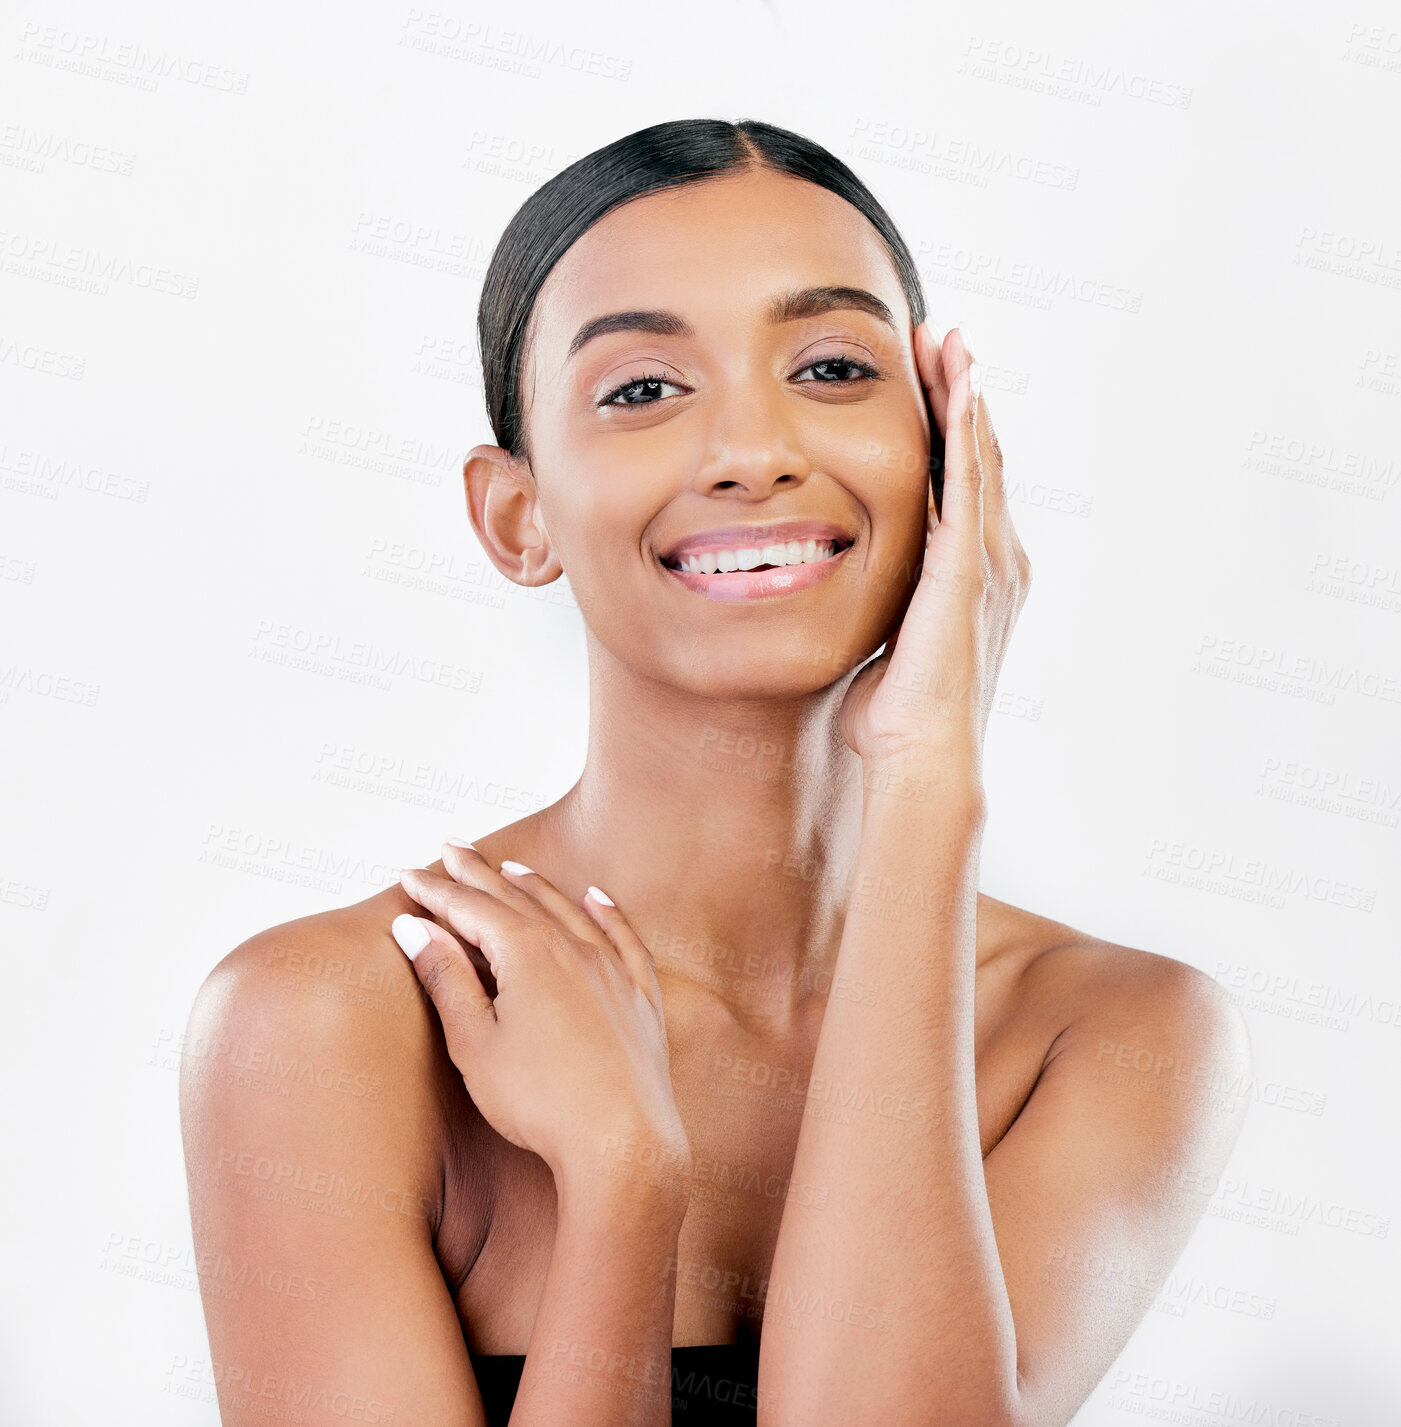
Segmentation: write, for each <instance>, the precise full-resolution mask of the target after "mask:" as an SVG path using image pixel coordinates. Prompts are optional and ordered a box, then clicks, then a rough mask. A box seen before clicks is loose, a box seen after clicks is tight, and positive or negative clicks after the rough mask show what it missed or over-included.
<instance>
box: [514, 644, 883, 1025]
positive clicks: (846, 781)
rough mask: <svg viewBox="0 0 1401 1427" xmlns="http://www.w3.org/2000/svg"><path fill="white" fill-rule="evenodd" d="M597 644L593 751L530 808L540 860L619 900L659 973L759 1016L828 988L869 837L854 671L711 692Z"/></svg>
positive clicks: (788, 1011) (778, 1012)
mask: <svg viewBox="0 0 1401 1427" xmlns="http://www.w3.org/2000/svg"><path fill="white" fill-rule="evenodd" d="M590 654H591V662H590V668H591V671H592V673H591V678H590V686H589V704H590V709H589V744H588V755H587V758H586V761H585V766H584V770H583V773H582V774H581V776H580V778H579V781H578V782H577V783H576V784H575V785H574V787H573V788H571V789H570V790H569V792H568V793H566V794H565V795H564V797H563V798H561V799H560V800H559V801H558V802H557V803H555V804H553V805H552V806H551V807H550V808H548V809H546V810H545V811H544V812H542V813H541V814H539V815H538V817H537V818H535V819H532V821H533V822H535V823H536V826H537V834H538V836H537V837H535V838H532V842H534V843H535V845H536V846H538V847H539V849H540V853H541V856H542V859H548V860H546V861H544V865H542V867H541V869H540V870H541V871H545V872H546V875H551V874H550V873H549V872H548V871H547V868H549V867H551V866H553V867H555V868H557V869H558V877H559V879H560V881H559V885H560V886H561V890H563V891H565V892H566V894H567V895H571V896H580V897H581V896H582V895H583V891H584V888H585V887H586V886H587V885H588V884H589V883H593V884H595V885H596V886H599V887H601V888H602V889H603V890H604V891H605V892H607V893H608V894H609V895H610V896H611V897H613V899H614V900H615V901H616V902H617V903H618V906H619V907H620V908H622V909H623V911H624V912H625V914H626V915H627V917H628V920H629V922H630V924H631V925H632V927H633V929H634V931H636V932H637V934H638V935H639V936H640V937H641V938H642V940H643V942H644V943H645V944H646V945H647V946H648V948H649V949H650V950H651V952H652V956H653V959H654V961H655V963H656V967H657V975H658V978H659V980H661V982H662V984H663V986H664V987H666V986H667V985H668V983H669V982H670V983H671V984H673V985H678V984H679V983H682V982H684V983H688V985H687V989H688V990H690V989H694V990H695V991H696V992H697V993H702V992H708V993H710V994H712V995H714V996H715V997H717V998H718V999H720V1000H721V1001H723V1002H725V1003H726V1004H727V1005H728V1006H729V1007H730V1008H731V1009H732V1010H734V1012H735V1013H736V1014H737V1015H742V1016H743V1017H744V1018H745V1019H747V1020H769V1019H776V1020H786V1019H789V1018H790V1017H791V1016H792V1015H793V1014H794V1013H796V1012H797V1011H799V1010H800V1009H802V1008H805V1007H806V1006H809V1005H811V1004H812V1001H813V998H814V997H817V998H820V999H825V996H826V994H827V992H828V990H829V989H830V977H831V972H832V967H833V964H834V963H835V960H836V955H837V949H838V945H839V943H840V938H841V928H842V924H843V922H844V919H845V912H846V903H847V898H848V882H849V880H850V876H851V871H852V868H853V867H854V865H855V862H856V854H857V849H858V845H859V842H860V833H861V760H860V758H859V757H858V756H857V755H856V754H855V753H853V752H852V751H851V750H850V749H849V748H848V747H847V746H846V743H845V741H844V740H843V738H842V736H841V731H840V729H839V727H838V723H837V711H838V709H839V708H840V706H841V700H842V698H843V696H844V695H845V693H846V689H847V686H848V683H849V682H850V681H849V679H842V680H839V681H838V682H837V683H836V684H833V685H831V686H830V687H828V688H825V689H822V690H820V691H818V692H816V693H814V694H810V695H805V696H803V697H800V698H793V699H767V700H754V701H736V700H710V699H705V698H698V697H697V696H696V695H695V694H693V693H691V692H688V691H684V690H679V689H676V688H675V687H673V686H668V685H662V684H659V683H657V682H654V681H651V680H647V679H645V678H641V677H639V676H638V675H636V673H635V672H634V671H632V670H629V669H627V668H625V667H623V666H620V665H619V664H618V663H617V662H616V661H615V660H613V659H611V657H610V656H609V655H608V653H607V651H606V650H602V649H600V648H596V647H595V648H591V650H590ZM853 672H854V671H853ZM507 855H509V854H507ZM525 860H526V861H527V862H528V861H529V858H526V859H525ZM565 878H567V879H568V883H570V884H572V883H574V882H577V883H578V886H577V888H575V887H574V886H572V885H566V882H565V881H564V880H563V879H565Z"/></svg>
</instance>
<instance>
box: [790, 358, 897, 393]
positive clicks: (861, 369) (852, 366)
mask: <svg viewBox="0 0 1401 1427" xmlns="http://www.w3.org/2000/svg"><path fill="white" fill-rule="evenodd" d="M803 372H816V373H818V375H817V376H815V377H808V376H804V375H803V374H802V372H800V373H799V374H798V375H797V376H796V377H794V378H793V380H794V381H800V382H801V381H818V382H827V383H829V384H832V385H835V386H854V385H855V384H856V383H857V382H859V381H871V380H878V379H879V378H880V373H879V372H878V371H877V370H876V369H875V368H874V367H873V366H871V365H870V364H869V363H868V362H858V361H854V360H853V359H852V358H851V357H823V358H821V359H820V360H818V361H816V362H810V363H808V365H807V366H805V367H804V368H803Z"/></svg>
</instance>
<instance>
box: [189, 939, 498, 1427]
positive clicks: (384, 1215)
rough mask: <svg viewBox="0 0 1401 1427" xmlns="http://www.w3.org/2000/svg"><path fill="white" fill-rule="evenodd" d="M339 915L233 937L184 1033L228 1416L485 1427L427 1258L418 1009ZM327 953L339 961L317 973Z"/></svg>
mask: <svg viewBox="0 0 1401 1427" xmlns="http://www.w3.org/2000/svg"><path fill="white" fill-rule="evenodd" d="M334 915H335V914H328V917H333V916H334ZM333 925H334V924H333V923H331V922H330V921H329V920H328V919H323V918H307V919H306V920H304V921H302V922H293V923H289V924H287V925H286V926H283V927H277V928H273V929H272V930H271V931H268V932H263V933H261V934H259V935H258V936H255V937H253V938H252V939H251V940H249V941H247V942H245V943H243V945H242V946H240V947H239V948H238V949H237V950H236V951H234V952H233V953H231V954H230V955H229V956H228V957H226V958H225V959H224V961H223V962H221V963H220V965H219V966H218V967H216V968H215V970H214V971H213V972H212V973H211V974H210V976H209V978H208V979H207V980H206V981H205V983H204V985H203V986H202V987H201V989H200V992H199V995H198V997H197V998H196V1001H195V1005H194V1009H193V1011H192V1012H191V1015H190V1020H189V1026H188V1029H187V1032H186V1040H185V1053H184V1057H183V1061H182V1067H181V1078H180V1116H181V1125H182V1131H183V1137H184V1145H185V1163H186V1171H187V1175H188V1179H189V1186H190V1214H191V1221H192V1225H193V1229H194V1240H195V1252H196V1263H197V1266H198V1271H199V1278H200V1288H201V1294H202V1297H203V1300H204V1309H205V1319H206V1323H207V1325H208V1329H209V1343H210V1351H211V1354H212V1359H213V1361H212V1364H211V1370H212V1374H213V1377H214V1381H215V1382H216V1384H217V1385H218V1391H219V1406H220V1412H221V1416H222V1420H223V1421H224V1422H225V1423H230V1424H245V1423H248V1424H251V1423H255V1422H256V1423H263V1422H265V1421H266V1420H267V1418H268V1416H269V1415H270V1414H271V1415H279V1416H280V1415H282V1412H283V1411H286V1410H288V1409H293V1410H296V1414H297V1415H296V1420H298V1421H300V1422H305V1423H308V1424H327V1425H328V1427H329V1424H333V1423H334V1424H335V1425H336V1427H343V1424H344V1423H345V1422H347V1421H352V1422H357V1421H358V1422H370V1423H374V1422H379V1423H387V1422H391V1421H393V1422H409V1421H415V1422H416V1421H424V1422H429V1421H431V1422H434V1423H440V1424H443V1427H483V1424H484V1423H485V1414H484V1412H483V1409H482V1405H481V1398H480V1395H479V1393H478V1390H477V1386H476V1380H475V1378H474V1376H473V1373H472V1368H471V1360H470V1358H469V1356H468V1353H467V1349H466V1346H465V1344H464V1341H463V1337H462V1332H461V1327H460V1324H459V1322H458V1319H457V1314H456V1310H455V1307H454V1305H453V1302H452V1298H451V1295H450V1293H449V1291H448V1287H447V1284H446V1283H445V1282H444V1279H443V1275H442V1272H441V1270H440V1268H439V1265H438V1262H437V1259H436V1256H435V1254H434V1246H433V1239H434V1233H435V1229H436V1218H437V1215H438V1213H439V1212H440V1206H441V1202H442V1189H441V1185H442V1168H441V1165H442V1160H441V1151H440V1147H439V1146H440V1138H441V1136H440V1128H439V1123H438V1120H439V1116H438V1112H437V1110H436V1100H435V1096H434V1093H433V1085H434V1081H433V1045H432V1037H431V1033H430V1031H429V1022H428V1020H427V1017H426V1015H425V1013H424V1009H423V1007H422V1005H421V1001H420V999H419V997H418V995H417V994H416V992H417V984H416V982H414V978H413V974H412V970H411V969H410V968H409V967H408V966H407V964H406V963H403V961H402V958H401V957H399V956H398V954H397V948H396V949H395V956H394V957H393V958H389V957H387V956H381V955H380V952H379V949H378V948H377V947H374V946H369V947H367V946H366V945H365V943H364V939H363V937H361V938H360V939H359V941H358V943H357V941H356V940H355V939H351V940H350V941H349V942H348V941H347V938H346V936H345V935H344V934H342V935H339V936H337V935H335V934H333V931H332V926H333ZM340 930H341V932H342V933H344V930H345V926H344V924H341V926H340ZM384 935H385V937H386V939H387V938H388V935H389V933H388V931H387V929H386V931H385V933H384ZM390 945H391V947H392V942H391V943H390ZM328 958H334V959H335V962H336V964H338V965H341V966H344V967H346V968H347V969H348V973H349V974H346V975H337V976H335V977H330V976H327V975H325V974H323V973H324V969H325V967H326V965H327V959H328ZM399 977H402V978H405V980H404V982H403V984H400V981H399V979H398V978H399Z"/></svg>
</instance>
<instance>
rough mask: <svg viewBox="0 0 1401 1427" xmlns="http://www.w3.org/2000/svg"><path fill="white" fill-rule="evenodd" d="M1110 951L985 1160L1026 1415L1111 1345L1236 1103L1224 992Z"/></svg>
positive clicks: (1240, 1061)
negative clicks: (1111, 964) (1110, 961)
mask: <svg viewBox="0 0 1401 1427" xmlns="http://www.w3.org/2000/svg"><path fill="white" fill-rule="evenodd" d="M1115 950H1117V951H1119V954H1120V957H1121V958H1122V960H1120V961H1118V962H1117V963H1115V965H1116V967H1117V970H1114V971H1109V970H1108V967H1107V966H1106V967H1104V968H1102V969H1103V970H1105V971H1106V972H1108V980H1107V981H1105V980H1101V981H1099V982H1098V984H1097V986H1096V990H1095V993H1094V994H1095V999H1094V1002H1093V1005H1092V1008H1091V1009H1089V1010H1087V1011H1086V1013H1085V1014H1084V1015H1082V1016H1081V1017H1079V1018H1078V1019H1077V1020H1076V1021H1075V1022H1074V1024H1072V1025H1070V1026H1068V1027H1067V1028H1066V1029H1065V1030H1064V1031H1062V1033H1061V1035H1060V1036H1059V1037H1058V1039H1057V1041H1056V1044H1055V1046H1054V1048H1053V1051H1052V1054H1051V1055H1050V1057H1049V1058H1048V1061H1047V1063H1046V1064H1045V1066H1044V1067H1043V1069H1042V1072H1041V1075H1040V1078H1039V1079H1038V1080H1037V1082H1036V1086H1035V1088H1034V1089H1033V1091H1032V1093H1031V1096H1030V1097H1029V1099H1028V1100H1027V1103H1026V1105H1025V1106H1024V1107H1023V1108H1022V1111H1021V1113H1020V1114H1019V1115H1018V1117H1017V1119H1016V1120H1015V1121H1014V1123H1013V1124H1012V1127H1011V1128H1010V1129H1009V1130H1008V1132H1007V1134H1006V1135H1005V1136H1004V1137H1003V1139H1002V1140H1001V1141H1000V1142H999V1143H998V1144H997V1145H996V1146H995V1147H994V1149H993V1150H992V1151H991V1152H990V1153H989V1154H988V1157H987V1159H986V1161H985V1162H984V1174H985V1178H986V1183H987V1191H988V1203H989V1208H990V1210H991V1213H992V1219H993V1227H994V1232H995V1235H996V1239H997V1249H998V1254H999V1257H1000V1259H1001V1263H1002V1269H1003V1276H1004V1280H1005V1282H1006V1285H1007V1293H1008V1299H1009V1302H1010V1305H1011V1309H1012V1317H1013V1321H1014V1323H1015V1326H1016V1338H1017V1377H1018V1387H1019V1392H1020V1402H1021V1408H1022V1411H1021V1422H1022V1423H1023V1424H1025V1427H1063V1425H1064V1424H1065V1423H1066V1422H1068V1421H1069V1419H1070V1418H1071V1417H1072V1416H1073V1415H1074V1413H1075V1411H1076V1410H1077V1409H1078V1408H1079V1407H1080V1406H1081V1404H1082V1403H1083V1402H1084V1401H1085V1399H1086V1397H1088V1395H1089V1393H1090V1391H1091V1390H1092V1389H1093V1387H1094V1386H1095V1384H1096V1383H1097V1382H1098V1381H1099V1380H1100V1379H1101V1378H1102V1377H1103V1375H1104V1373H1105V1372H1106V1371H1107V1370H1108V1368H1109V1366H1110V1364H1111V1363H1112V1362H1113V1361H1114V1359H1115V1358H1116V1357H1117V1356H1118V1355H1119V1353H1120V1351H1121V1350H1122V1349H1123V1347H1124V1344H1125V1343H1126V1342H1127V1341H1128V1339H1129V1337H1130V1336H1131V1334H1132V1333H1133V1331H1134V1329H1135V1328H1136V1327H1137V1326H1138V1324H1139V1323H1140V1322H1141V1321H1142V1319H1143V1316H1144V1314H1145V1313H1146V1312H1147V1310H1148V1307H1149V1304H1150V1303H1151V1302H1152V1300H1153V1298H1154V1297H1155V1296H1156V1294H1157V1293H1158V1291H1159V1289H1160V1288H1161V1287H1162V1285H1163V1283H1164V1282H1165V1280H1166V1279H1167V1277H1168V1274H1169V1273H1170V1272H1171V1270H1172V1267H1173V1265H1174V1263H1176V1261H1177V1259H1178V1257H1179V1256H1180V1255H1181V1253H1182V1250H1183V1249H1184V1248H1185V1246H1186V1244H1187V1241H1188V1240H1189V1239H1190V1238H1191V1236H1192V1233H1193V1231H1194V1229H1195V1228H1196V1225H1197V1223H1198V1221H1199V1220H1200V1218H1201V1215H1202V1213H1203V1211H1204V1209H1205V1201H1206V1197H1207V1196H1206V1195H1204V1194H1202V1193H1200V1192H1198V1191H1197V1190H1194V1188H1193V1186H1200V1185H1201V1184H1203V1183H1204V1182H1206V1183H1211V1182H1214V1176H1216V1175H1217V1174H1218V1173H1219V1172H1220V1170H1221V1169H1222V1168H1223V1167H1224V1166H1225V1163H1226V1161H1227V1159H1228V1158H1229V1157H1230V1154H1231V1150H1232V1147H1233V1146H1234V1144H1235V1141H1236V1137H1237V1135H1238V1133H1239V1131H1240V1126H1241V1122H1242V1120H1243V1118H1244V1114H1245V1109H1246V1105H1247V1103H1248V1102H1247V1097H1246V1094H1245V1093H1244V1092H1245V1089H1246V1086H1247V1083H1248V1080H1249V1072H1250V1047H1249V1037H1248V1035H1247V1032H1246V1029H1245V1024H1244V1021H1243V1018H1242V1017H1241V1014H1240V1012H1239V1011H1238V1010H1237V1009H1236V1007H1235V1006H1234V1005H1233V1004H1232V1003H1231V1001H1230V999H1229V998H1228V997H1227V995H1226V993H1225V992H1224V991H1223V990H1222V989H1221V988H1220V987H1219V986H1218V985H1217V984H1216V982H1214V981H1213V980H1212V979H1211V978H1210V977H1209V976H1207V975H1205V974H1204V973H1203V972H1200V971H1198V970H1196V969H1195V968H1194V967H1191V966H1188V965H1186V964H1185V963H1183V962H1179V961H1174V960H1172V959H1170V958H1167V957H1161V956H1151V955H1149V954H1148V953H1142V952H1124V951H1123V950H1122V949H1118V948H1116V949H1115Z"/></svg>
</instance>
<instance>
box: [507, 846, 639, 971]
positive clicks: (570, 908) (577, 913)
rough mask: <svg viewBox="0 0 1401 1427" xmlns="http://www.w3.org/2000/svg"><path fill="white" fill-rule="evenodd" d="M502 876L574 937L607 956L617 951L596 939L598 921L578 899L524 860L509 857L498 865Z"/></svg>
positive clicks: (604, 939)
mask: <svg viewBox="0 0 1401 1427" xmlns="http://www.w3.org/2000/svg"><path fill="white" fill-rule="evenodd" d="M501 877H502V879H503V880H504V881H506V882H508V883H510V884H511V886H512V887H514V889H515V890H516V891H517V892H518V893H522V894H524V895H526V896H528V897H529V898H530V899H531V901H532V903H533V904H534V906H535V907H536V909H537V912H539V911H543V912H545V913H547V914H548V915H549V916H551V917H553V918H554V919H555V920H556V921H557V922H559V924H560V925H561V926H562V927H564V929H565V930H566V931H567V932H569V933H570V934H571V935H572V936H573V937H575V939H576V940H578V941H583V942H588V943H589V944H590V945H592V946H597V947H598V948H599V950H601V951H607V952H608V953H609V954H610V955H612V954H613V953H614V952H615V951H616V948H615V947H614V946H613V945H612V943H611V942H609V941H608V938H607V937H604V938H603V940H602V941H600V940H599V935H598V924H597V923H596V922H595V921H594V920H593V918H592V917H590V916H589V915H588V913H586V912H585V911H584V909H583V908H582V907H580V906H579V904H578V903H577V902H575V901H573V900H572V899H571V898H569V897H566V896H565V895H564V893H563V892H561V891H560V890H559V888H558V887H556V886H555V884H554V883H553V882H551V881H550V879H549V878H548V877H546V876H545V875H544V874H543V873H540V872H536V871H535V869H534V868H532V867H527V866H526V865H525V864H524V863H523V862H513V861H510V860H509V859H508V860H507V861H504V862H503V863H502V864H501Z"/></svg>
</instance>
